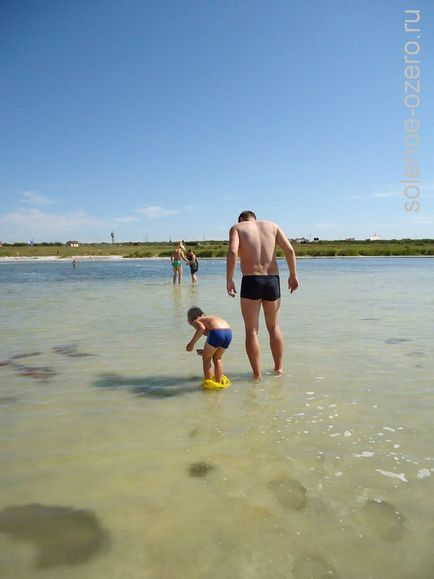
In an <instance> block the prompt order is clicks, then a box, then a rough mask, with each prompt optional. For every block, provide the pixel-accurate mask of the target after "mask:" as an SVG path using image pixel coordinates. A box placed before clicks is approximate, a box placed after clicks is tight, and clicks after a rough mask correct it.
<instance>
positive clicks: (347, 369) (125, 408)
mask: <svg viewBox="0 0 434 579" xmlns="http://www.w3.org/2000/svg"><path fill="white" fill-rule="evenodd" d="M299 271H300V281H301V288H300V290H299V291H298V292H296V293H295V294H293V295H292V296H291V295H289V294H288V293H285V294H284V297H283V299H282V310H281V312H282V313H281V326H282V330H283V333H284V336H285V339H286V354H285V364H286V368H285V373H284V375H283V376H282V377H279V378H276V377H274V376H273V375H272V374H271V372H270V370H271V368H272V363H271V357H270V355H269V352H268V347H267V339H266V332H265V333H264V326H263V324H262V326H261V344H262V350H263V365H264V369H265V370H266V371H267V372H268V373H267V374H266V377H265V380H264V381H263V382H262V383H259V384H254V383H252V381H251V380H250V368H249V365H248V362H247V358H246V356H245V353H244V346H243V340H244V337H243V327H242V322H241V316H240V312H239V303H238V299H235V300H233V299H231V298H229V297H228V296H227V295H226V292H225V283H224V262H223V261H219V260H215V261H204V260H202V261H201V263H200V271H199V283H198V284H197V286H195V287H194V286H192V285H191V284H190V279H189V275H185V283H184V285H183V286H182V287H178V286H175V287H173V285H172V284H171V282H170V264H169V263H168V261H167V260H165V261H163V260H161V261H159V260H155V261H154V260H149V261H139V260H137V261H134V260H131V261H130V260H128V261H126V260H125V261H119V262H117V261H115V262H92V261H89V262H84V261H83V262H81V263H80V265H79V267H78V268H77V270H75V271H73V270H72V267H71V264H70V263H62V262H61V263H58V262H55V263H35V262H30V263H8V264H4V263H2V264H0V296H1V313H0V322H1V328H0V331H1V336H0V337H1V352H0V384H1V386H0V418H1V427H0V440H1V463H2V469H1V474H0V569H1V576H2V579H3V578H4V579H9V578H10V579H24V578H25V579H33V578H41V577H43V578H44V579H45V578H48V579H49V578H56V579H70V578H75V577H77V576H79V577H80V578H82V579H94V578H100V577H101V578H102V577H104V579H112V578H113V579H118V578H119V577H129V578H131V579H135V578H137V579H139V578H140V579H148V578H149V579H173V578H175V577H176V578H177V579H214V578H217V579H234V578H237V579H238V578H240V579H264V578H265V579H268V578H270V579H280V578H282V579H291V578H294V579H307V578H310V577H312V578H314V579H319V578H322V577H339V578H340V579H349V578H350V579H367V578H373V579H389V578H390V579H392V578H393V579H409V578H411V579H419V578H420V579H429V578H432V577H433V567H434V556H433V554H432V540H433V538H434V526H433V510H434V507H433V504H434V500H433V499H434V492H433V481H434V450H433V444H432V441H433V439H434V423H433V420H432V415H433V406H434V384H433V379H432V376H433V375H434V356H433V342H434V340H433V338H434V323H433V322H434V319H433V318H434V316H433V311H434V309H433V306H434V298H433V294H432V287H433V286H434V261H433V260H430V259H417V258H414V259H400V258H397V259H393V258H384V259H383V258H376V259H370V258H364V259H357V258H356V259H324V260H300V263H299ZM285 272H286V269H285V266H284V265H283V264H282V274H283V275H282V278H283V279H282V282H283V283H282V286H284V281H285V276H286V274H285ZM186 273H187V272H186ZM238 287H239V283H238ZM191 305H199V306H201V307H202V308H203V309H204V311H206V312H208V313H216V314H218V315H220V316H222V317H224V318H225V319H227V320H228V321H230V322H231V325H232V327H233V331H234V341H233V343H232V345H231V347H230V349H229V350H228V352H227V353H226V354H225V356H224V364H225V373H226V374H227V375H228V376H229V378H230V379H231V380H232V386H231V388H229V389H228V390H225V391H223V392H205V391H202V390H201V387H200V381H201V361H200V359H199V358H198V356H197V355H196V354H193V353H188V352H186V351H185V345H186V344H187V342H188V341H189V339H190V337H191V335H192V331H191V328H189V326H188V325H187V323H186V320H185V318H186V311H187V309H188V308H189V307H190V306H191ZM27 354H30V355H29V356H27ZM37 505H39V506H37Z"/></svg>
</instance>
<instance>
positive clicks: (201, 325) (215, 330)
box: [186, 307, 232, 383]
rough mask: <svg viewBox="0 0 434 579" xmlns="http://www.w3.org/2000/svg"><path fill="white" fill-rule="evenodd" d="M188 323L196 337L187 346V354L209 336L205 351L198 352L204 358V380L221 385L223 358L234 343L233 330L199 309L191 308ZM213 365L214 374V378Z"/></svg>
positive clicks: (223, 321)
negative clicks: (201, 339) (203, 338)
mask: <svg viewBox="0 0 434 579" xmlns="http://www.w3.org/2000/svg"><path fill="white" fill-rule="evenodd" d="M187 319H188V323H189V324H190V325H191V326H193V328H194V329H195V330H196V332H195V334H194V336H193V337H192V339H191V340H190V341H189V343H188V344H187V347H186V350H187V352H192V351H193V348H194V345H195V344H196V342H197V341H198V340H199V339H200V338H201V337H202V336H203V335H205V336H207V340H206V342H205V346H204V348H203V350H197V353H198V354H199V355H200V356H202V362H203V375H204V380H214V381H215V382H218V383H221V382H222V376H223V362H222V356H223V354H224V353H225V350H227V348H228V347H229V344H230V343H231V341H232V330H231V328H230V326H229V324H228V323H227V322H226V321H225V320H223V319H222V318H219V317H218V316H206V315H205V314H204V313H203V311H202V310H201V309H200V308H198V307H194V308H190V309H189V310H188V313H187ZM212 363H214V374H215V378H213V376H212Z"/></svg>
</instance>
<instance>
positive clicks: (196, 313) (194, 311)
mask: <svg viewBox="0 0 434 579" xmlns="http://www.w3.org/2000/svg"><path fill="white" fill-rule="evenodd" d="M203 315H204V313H203V311H202V310H201V309H200V308H198V307H197V306H194V307H192V308H190V309H189V310H188V312H187V320H188V323H189V324H190V325H191V324H192V323H193V322H194V320H197V318H200V316H203Z"/></svg>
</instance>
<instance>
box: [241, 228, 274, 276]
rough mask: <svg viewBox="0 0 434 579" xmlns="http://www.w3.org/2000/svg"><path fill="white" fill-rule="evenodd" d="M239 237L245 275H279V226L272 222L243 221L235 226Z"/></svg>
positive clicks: (242, 269) (242, 267)
mask: <svg viewBox="0 0 434 579" xmlns="http://www.w3.org/2000/svg"><path fill="white" fill-rule="evenodd" d="M233 229H234V230H235V232H236V233H235V232H234V233H235V234H236V235H238V240H239V241H238V257H239V258H240V267H241V273H242V274H243V275H277V274H278V273H279V267H278V265H277V261H276V238H277V235H278V229H279V228H278V226H277V225H276V224H275V223H272V222H271V221H242V222H241V223H237V224H236V225H234V226H233Z"/></svg>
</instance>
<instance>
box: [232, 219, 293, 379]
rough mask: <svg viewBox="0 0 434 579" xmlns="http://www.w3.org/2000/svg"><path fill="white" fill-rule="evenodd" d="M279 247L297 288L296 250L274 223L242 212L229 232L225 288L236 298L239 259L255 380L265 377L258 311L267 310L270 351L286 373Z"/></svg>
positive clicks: (278, 369) (277, 368)
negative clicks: (262, 365)
mask: <svg viewBox="0 0 434 579" xmlns="http://www.w3.org/2000/svg"><path fill="white" fill-rule="evenodd" d="M276 246H279V247H280V248H281V249H282V250H283V252H284V254H285V258H286V261H287V263H288V267H289V272H290V274H289V278H288V288H289V289H290V290H291V293H292V292H294V291H295V290H296V289H297V288H298V278H297V267H296V257H295V251H294V249H293V247H292V245H291V244H290V242H289V241H288V238H287V237H286V235H285V234H284V233H283V231H282V230H281V228H280V227H279V226H278V225H276V223H272V222H271V221H256V215H255V214H254V213H253V211H243V212H242V213H241V214H240V215H239V217H238V223H237V224H235V225H233V226H232V227H231V229H230V231H229V248H228V255H227V264H226V289H227V292H228V294H229V295H230V296H231V297H235V294H236V289H235V284H234V281H233V276H234V272H235V267H236V264H237V259H238V257H239V258H240V266H241V273H242V274H243V278H242V282H241V293H240V296H241V300H240V301H241V313H242V315H243V319H244V325H245V331H246V342H245V346H246V351H247V356H248V358H249V361H250V365H251V367H252V370H253V376H254V378H261V377H262V370H261V356H260V348H259V340H258V329H259V312H260V309H261V305H262V308H263V310H264V317H265V323H266V326H267V330H268V334H269V337H270V348H271V353H272V355H273V360H274V370H275V372H276V373H277V374H281V373H282V371H283V338H282V334H281V331H280V328H279V317H278V316H279V308H280V279H279V267H278V265H277V260H276Z"/></svg>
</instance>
